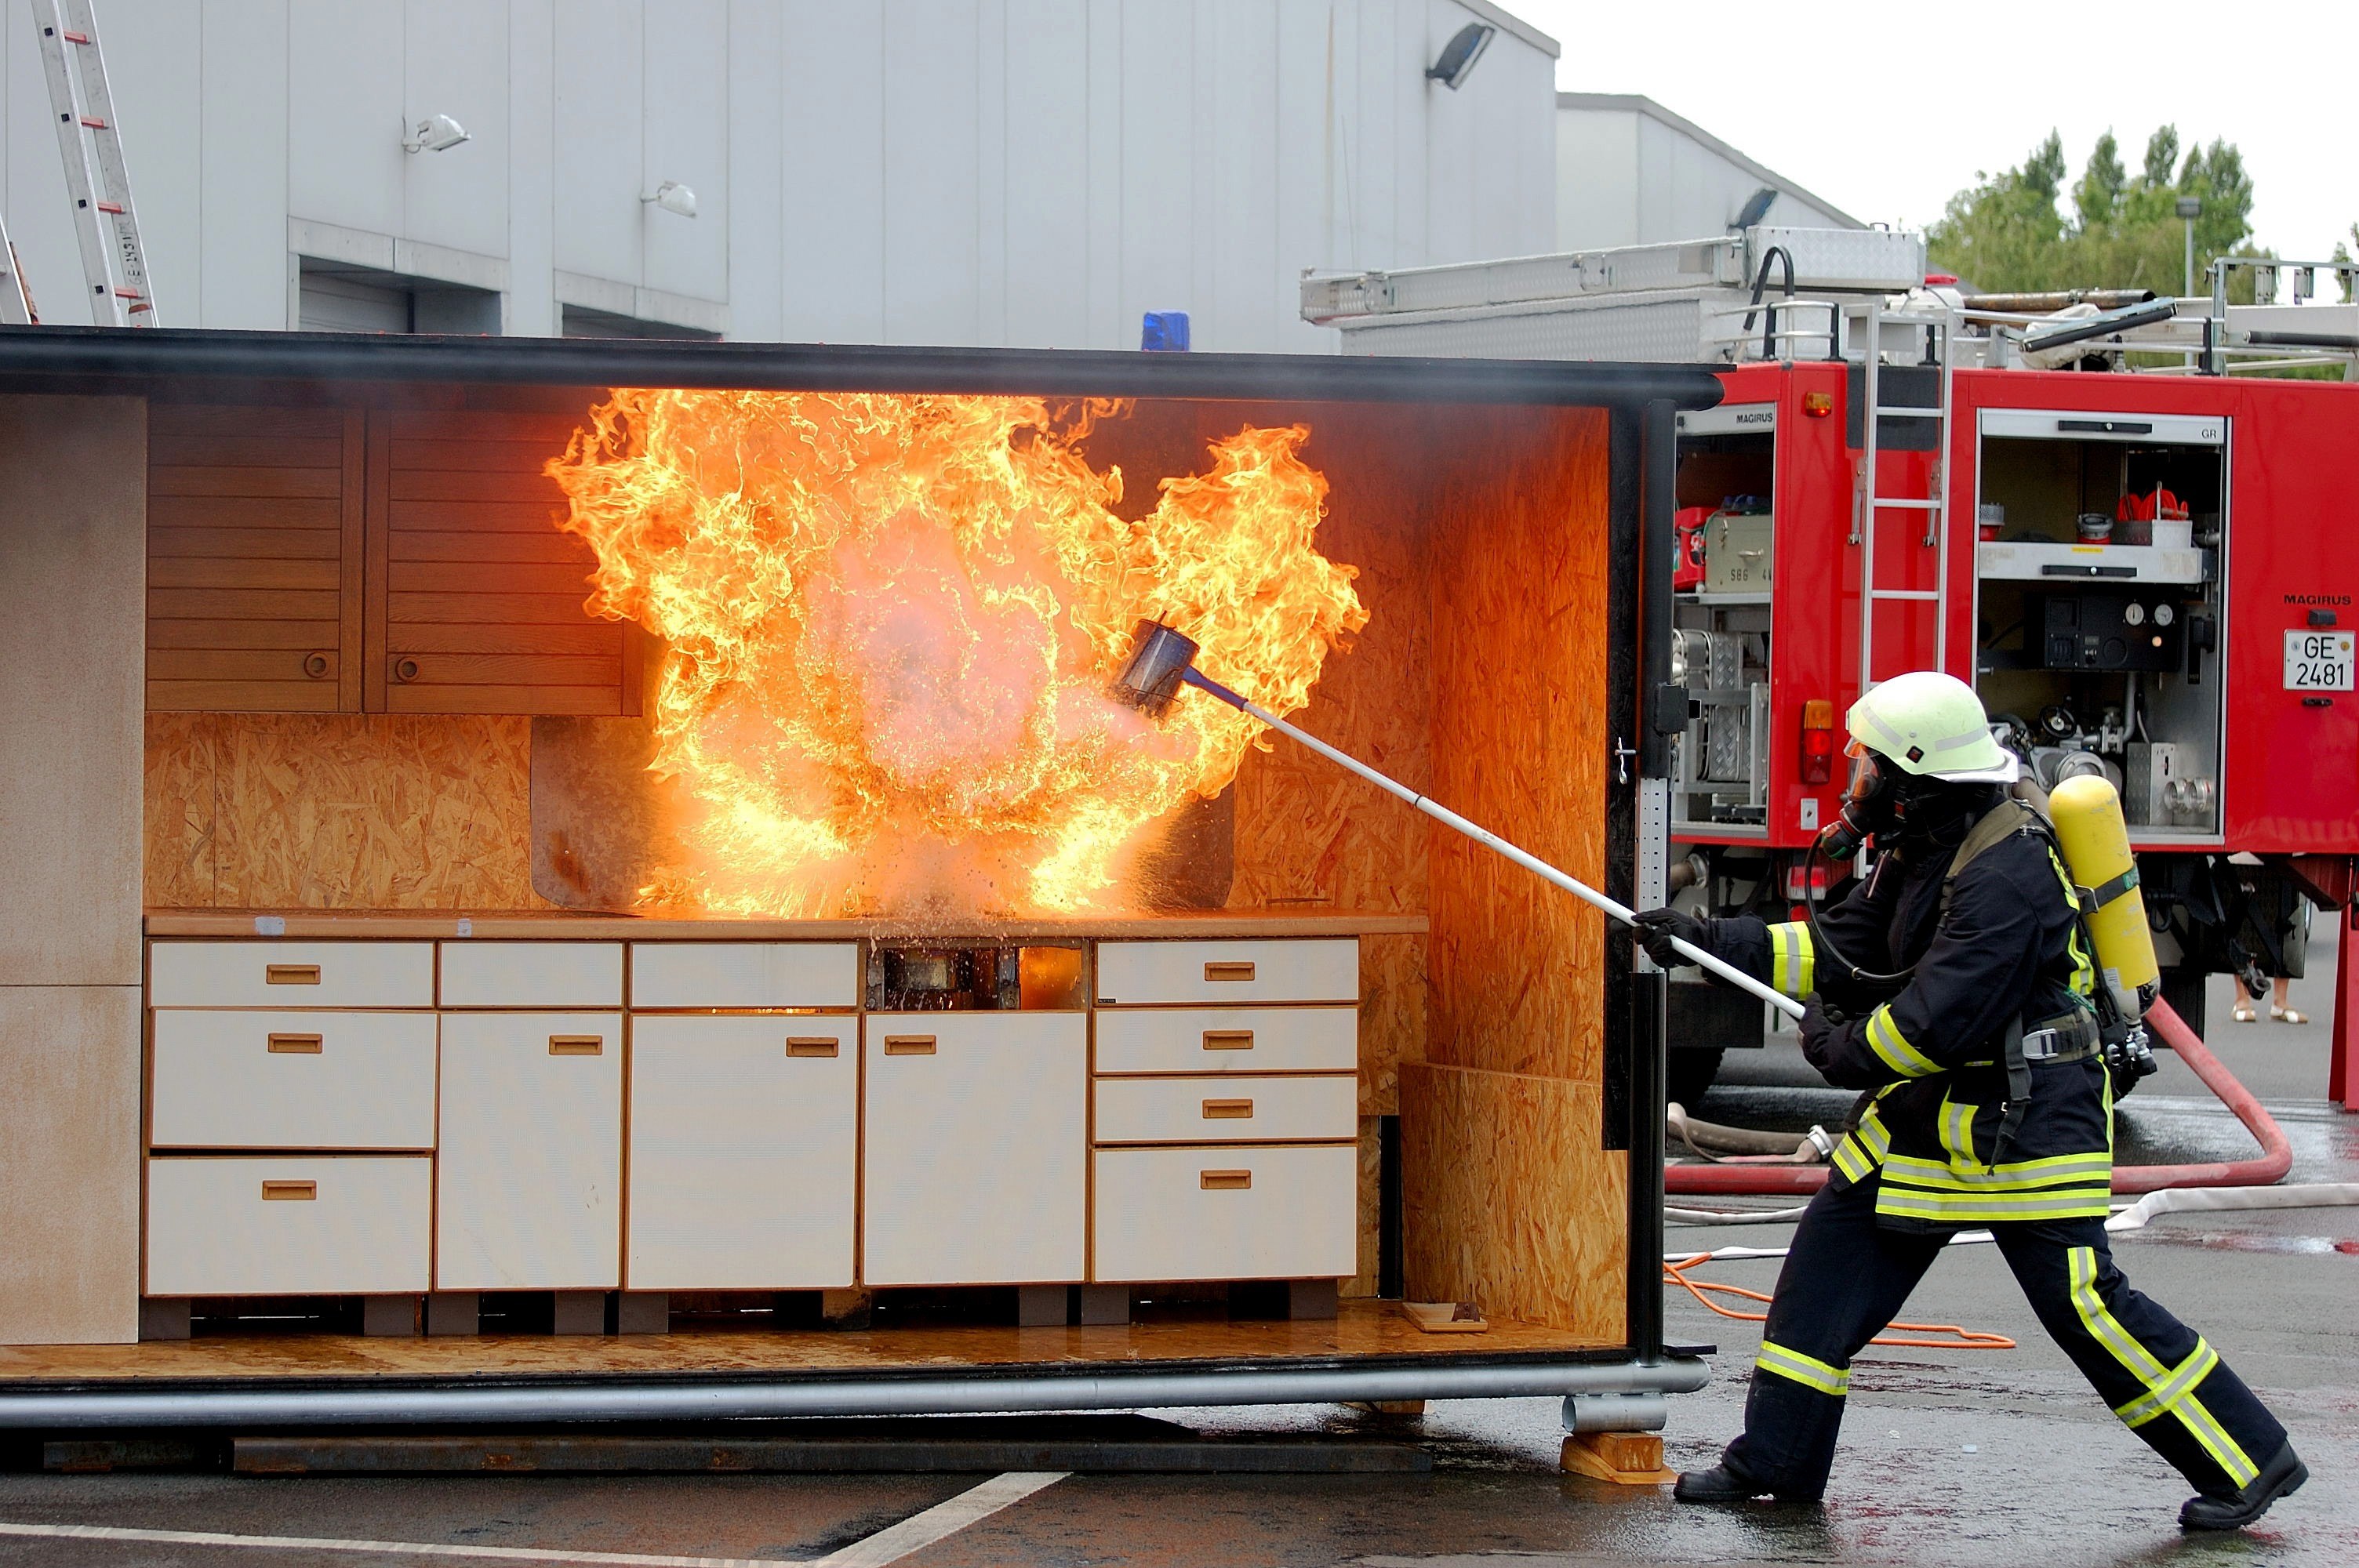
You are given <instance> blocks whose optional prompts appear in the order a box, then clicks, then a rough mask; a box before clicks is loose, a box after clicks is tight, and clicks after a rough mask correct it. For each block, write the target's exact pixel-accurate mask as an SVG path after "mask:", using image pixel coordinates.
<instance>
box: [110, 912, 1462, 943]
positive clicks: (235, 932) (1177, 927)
mask: <svg viewBox="0 0 2359 1568" xmlns="http://www.w3.org/2000/svg"><path fill="white" fill-rule="evenodd" d="M462 925H463V927H464V929H462ZM1426 927H1427V921H1426V916H1425V915H1423V914H1404V913H1400V912H1397V911H1366V912H1362V913H1351V912H1338V911H1333V910H1327V909H1310V908H1305V909H1300V910H1294V909H1223V910H1206V911H1202V912H1201V913H1186V914H1081V915H1007V916H1004V917H998V916H988V915H975V914H946V915H940V916H925V915H916V914H910V915H890V916H887V915H866V916H861V917H858V918H853V919H833V920H777V919H769V918H762V917H748V918H731V917H725V916H722V917H714V916H694V917H682V916H672V915H661V914H653V915H640V914H575V913H572V912H570V911H565V910H555V909H548V910H532V909H507V910H484V911H480V912H474V911H461V910H318V909H312V910H300V909H297V910H253V909H246V910H229V909H151V910H149V911H148V912H147V935H150V936H243V937H249V938H251V937H255V936H284V937H289V938H296V939H304V938H308V939H310V940H313V941H319V940H324V939H331V938H368V937H375V938H407V939H408V940H411V941H426V940H433V939H437V938H440V939H443V940H451V939H456V938H461V937H467V936H473V937H481V938H484V939H488V940H498V939H506V940H516V939H518V938H523V939H528V940H543V941H547V940H572V941H605V942H613V941H635V942H647V941H679V942H697V941H715V940H723V941H739V942H749V941H764V942H775V941H824V940H834V941H842V940H844V939H846V938H853V937H869V938H873V939H875V940H880V941H895V942H912V941H937V942H954V941H999V942H1006V941H1024V940H1038V941H1053V940H1056V939H1059V938H1063V939H1068V940H1071V939H1075V938H1083V937H1097V938H1108V939H1122V938H1132V939H1137V938H1149V939H1152V938H1175V939H1176V938H1191V937H1192V938H1196V939H1199V940H1201V939H1205V938H1220V937H1245V936H1256V937H1271V936H1377V935H1421V934H1423V933H1424V931H1425V930H1426Z"/></svg>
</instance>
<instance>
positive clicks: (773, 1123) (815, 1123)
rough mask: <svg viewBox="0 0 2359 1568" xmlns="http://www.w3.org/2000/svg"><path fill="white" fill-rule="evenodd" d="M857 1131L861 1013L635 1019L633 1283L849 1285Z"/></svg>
mask: <svg viewBox="0 0 2359 1568" xmlns="http://www.w3.org/2000/svg"><path fill="white" fill-rule="evenodd" d="M859 1131H860V1024H859V1021H858V1020H857V1019H853V1018H843V1017H836V1018H813V1017H802V1018H786V1017H766V1018H745V1017H737V1018H693V1017H679V1016H676V1015H673V1016H665V1015H658V1016H655V1017H635V1018H633V1019H632V1021H631V1134H630V1145H631V1162H630V1191H631V1198H630V1216H629V1225H628V1227H627V1234H628V1236H629V1241H628V1244H627V1247H626V1249H625V1250H626V1254H627V1258H626V1263H625V1271H624V1282H625V1285H626V1286H627V1288H629V1289H631V1290H635V1291H755V1290H820V1289H825V1288H830V1287H835V1288H841V1287H843V1286H847V1285H849V1284H851V1283H852V1282H853V1266H852V1233H853V1206H854V1202H853V1184H854V1182H855V1180H856V1178H857V1175H858V1171H859V1163H858V1162H859V1153H858V1142H859Z"/></svg>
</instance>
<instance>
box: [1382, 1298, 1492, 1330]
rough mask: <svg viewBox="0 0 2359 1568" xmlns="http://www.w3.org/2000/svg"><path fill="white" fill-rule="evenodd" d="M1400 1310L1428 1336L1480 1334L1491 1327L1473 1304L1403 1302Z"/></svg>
mask: <svg viewBox="0 0 2359 1568" xmlns="http://www.w3.org/2000/svg"><path fill="white" fill-rule="evenodd" d="M1400 1310H1401V1315H1402V1316H1403V1317H1406V1318H1407V1319H1408V1320H1409V1322H1411V1323H1413V1324H1415V1325H1418V1327H1419V1328H1421V1329H1423V1330H1424V1331H1425V1332H1426V1333H1428V1334H1480V1333H1482V1332H1483V1331H1484V1329H1486V1328H1488V1327H1490V1326H1491V1325H1489V1324H1488V1323H1485V1322H1484V1320H1483V1314H1482V1310H1481V1309H1480V1308H1478V1307H1476V1306H1475V1304H1474V1303H1473V1302H1403V1303H1400Z"/></svg>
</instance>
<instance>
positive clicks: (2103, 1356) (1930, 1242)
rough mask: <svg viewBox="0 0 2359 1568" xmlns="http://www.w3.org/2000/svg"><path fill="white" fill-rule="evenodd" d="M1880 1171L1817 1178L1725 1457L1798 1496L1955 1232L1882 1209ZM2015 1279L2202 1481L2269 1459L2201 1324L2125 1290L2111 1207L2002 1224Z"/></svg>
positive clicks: (2272, 1423)
mask: <svg viewBox="0 0 2359 1568" xmlns="http://www.w3.org/2000/svg"><path fill="white" fill-rule="evenodd" d="M1877 1180H1878V1178H1877V1177H1876V1176H1875V1175H1870V1176H1869V1177H1868V1178H1867V1179H1866V1180H1864V1181H1861V1182H1855V1183H1854V1184H1851V1185H1850V1186H1848V1187H1845V1188H1844V1189H1843V1190H1842V1191H1841V1192H1838V1191H1836V1190H1835V1189H1834V1188H1833V1187H1832V1185H1830V1186H1828V1187H1825V1188H1823V1189H1821V1191H1820V1193H1819V1195H1818V1196H1817V1197H1815V1198H1813V1199H1812V1200H1811V1201H1810V1209H1809V1211H1808V1212H1807V1213H1805V1214H1804V1215H1803V1217H1802V1222H1801V1224H1800V1226H1799V1227H1797V1228H1796V1230H1795V1232H1794V1245H1793V1249H1792V1250H1791V1251H1790V1252H1789V1253H1788V1254H1787V1258H1786V1266H1785V1268H1784V1270H1783V1271H1781V1272H1780V1273H1779V1274H1778V1276H1777V1297H1776V1299H1775V1300H1774V1301H1773V1302H1772V1303H1770V1307H1769V1321H1768V1323H1767V1325H1765V1326H1764V1332H1763V1336H1762V1344H1761V1354H1760V1357H1759V1358H1758V1359H1757V1360H1756V1362H1755V1363H1754V1368H1753V1388H1752V1392H1751V1393H1750V1394H1749V1395H1748V1396H1747V1398H1746V1400H1745V1431H1744V1433H1743V1434H1742V1435H1741V1436H1739V1437H1738V1438H1737V1439H1736V1441H1735V1442H1734V1443H1732V1444H1729V1445H1728V1452H1727V1454H1726V1456H1725V1458H1724V1459H1723V1463H1724V1464H1726V1465H1728V1467H1729V1468H1730V1469H1731V1470H1732V1471H1734V1472H1735V1473H1736V1474H1737V1475H1739V1476H1744V1477H1745V1478H1747V1479H1750V1480H1751V1481H1753V1482H1754V1483H1755V1484H1756V1487H1758V1489H1759V1490H1762V1491H1766V1492H1775V1493H1776V1494H1777V1495H1778V1496H1779V1497H1781V1498H1787V1499H1789V1500H1795V1501H1805V1500H1815V1499H1816V1498H1818V1497H1819V1496H1820V1495H1821V1493H1823V1492H1824V1491H1825V1490H1826V1485H1827V1472H1828V1470H1829V1468H1830V1467H1831V1466H1832V1465H1833V1463H1834V1455H1835V1435H1836V1433H1837V1431H1838V1430H1839V1429H1840V1428H1841V1426H1842V1424H1843V1400H1844V1396H1845V1394H1846V1393H1847V1392H1848V1391H1849V1389H1850V1385H1851V1358H1852V1357H1854V1355H1856V1354H1857V1353H1858V1352H1859V1351H1860V1349H1861V1348H1862V1347H1863V1346H1865V1345H1866V1344H1867V1342H1868V1341H1869V1340H1870V1339H1872V1338H1874V1337H1875V1336H1876V1335H1877V1334H1879V1333H1881V1332H1883V1330H1884V1327H1885V1325H1886V1324H1888V1323H1890V1322H1891V1321H1892V1319H1893V1317H1894V1316H1895V1315H1896V1314H1897V1313H1898V1312H1899V1311H1900V1308H1901V1306H1902V1304H1903V1303H1906V1302H1907V1301H1908V1293H1909V1292H1910V1291H1912V1290H1914V1289H1915V1288H1916V1285H1917V1281H1919V1280H1920V1279H1922V1278H1923V1277H1924V1275H1925V1271H1926V1270H1928V1269H1930V1268H1931V1267H1932V1264H1933V1260H1934V1259H1935V1258H1937V1257H1939V1256H1940V1251H1941V1248H1942V1244H1943V1242H1944V1240H1945V1238H1943V1237H1941V1236H1939V1235H1918V1234H1911V1233H1908V1232H1905V1231H1896V1230H1888V1229H1885V1228H1883V1227H1879V1226H1878V1225H1877V1224H1876V1223H1875V1195H1876V1186H1877ZM1990 1229H1991V1231H1992V1233H1993V1235H1995V1237H1996V1238H1997V1240H1998V1248H1999V1251H2000V1252H2001V1253H2002V1254H2003V1255H2004V1256H2005V1257H2006V1262H2007V1267H2008V1268H2010V1269H2012V1270H2014V1271H2015V1278H2016V1282H2017V1283H2018V1284H2020V1285H2021V1286H2022V1287H2023V1293H2024V1294H2025V1295H2026V1296H2027V1297H2029V1298H2030V1301H2031V1306H2032V1310H2033V1311H2035V1312H2037V1313H2038V1314H2039V1321H2040V1323H2041V1325H2043V1326H2045V1327H2046V1328H2047V1330H2048V1332H2049V1335H2050V1336H2052V1337H2053V1338H2054V1339H2055V1340H2056V1342H2057V1344H2059V1345H2060V1346H2062V1347H2063V1348H2064V1351H2065V1353H2066V1354H2067V1355H2069V1356H2071V1357H2072V1361H2073V1364H2074V1365H2075V1366H2077V1367H2079V1368H2081V1373H2082V1376H2083V1377H2085V1378H2087V1379H2089V1382H2090V1384H2091V1385H2092V1386H2093V1387H2094V1388H2095V1390H2097V1394H2098V1396H2099V1397H2100V1398H2102V1399H2103V1400H2104V1401H2105V1402H2106V1403H2107V1404H2108V1405H2111V1406H2112V1407H2113V1410H2114V1414H2115V1415H2116V1416H2118V1417H2120V1418H2121V1420H2122V1422H2123V1423H2124V1424H2125V1425H2126V1426H2127V1427H2129V1429H2130V1430H2131V1431H2132V1432H2135V1433H2137V1434H2138V1436H2140V1437H2142V1438H2144V1439H2145V1440H2146V1441H2147V1444H2148V1445H2150V1446H2151V1447H2152V1448H2153V1449H2154V1451H2155V1452H2156V1453H2158V1454H2161V1455H2162V1456H2163V1457H2164V1458H2165V1459H2167V1460H2169V1462H2170V1463H2171V1464H2172V1465H2175V1466H2177V1467H2178V1469H2179V1472H2180V1474H2181V1475H2183V1476H2186V1477H2187V1478H2188V1480H2189V1481H2190V1482H2192V1483H2193V1484H2194V1487H2195V1489H2196V1490H2197V1491H2199V1492H2205V1493H2209V1494H2212V1495H2213V1496H2215V1497H2216V1496H2225V1495H2227V1494H2228V1493H2231V1492H2234V1491H2236V1490H2238V1489H2239V1488H2241V1487H2244V1485H2245V1483H2246V1482H2248V1481H2250V1480H2252V1479H2253V1477H2254V1476H2256V1475H2258V1474H2259V1473H2260V1468H2261V1466H2262V1465H2267V1463H2268V1462H2269V1461H2270V1460H2271V1459H2272V1458H2274V1457H2276V1455H2277V1449H2278V1447H2279V1446H2280V1445H2281V1444H2284V1442H2285V1441H2286V1432H2285V1428H2284V1427H2282V1426H2280V1425H2278V1424H2277V1418H2276V1417H2275V1416H2272V1415H2271V1414H2270V1413H2269V1412H2268V1410H2267V1407H2265V1406H2264V1405H2263V1404H2262V1403H2261V1401H2260V1400H2258V1399H2257V1398H2256V1397H2255V1396H2254V1394H2253V1391H2252V1390H2250V1389H2248V1388H2246V1387H2245V1383H2244V1380H2243V1379H2240V1378H2238V1377H2237V1376H2236V1374H2235V1373H2234V1372H2233V1371H2231V1370H2229V1368H2228V1366H2227V1363H2225V1362H2223V1361H2222V1360H2221V1359H2220V1357H2219V1354H2218V1353H2217V1352H2216V1351H2214V1350H2213V1349H2212V1347H2211V1346H2208V1345H2206V1344H2205V1343H2204V1342H2203V1339H2202V1336H2200V1335H2198V1334H2196V1333H2195V1331H2194V1330H2192V1329H2190V1328H2189V1327H2188V1326H2187V1325H2184V1324H2182V1323H2180V1321H2179V1320H2178V1319H2177V1318H2175V1317H2173V1316H2172V1315H2171V1314H2169V1312H2167V1311H2165V1310H2164V1309H2163V1308H2162V1307H2160V1306H2159V1305H2158V1304H2156V1303H2153V1302H2151V1301H2148V1300H2147V1298H2146V1297H2145V1296H2142V1295H2140V1294H2139V1293H2138V1292H2136V1291H2134V1290H2132V1289H2131V1288H2130V1282H2129V1281H2128V1280H2127V1279H2125V1278H2124V1277H2123V1274H2122V1271H2120V1270H2118V1269H2116V1268H2114V1260H2113V1252H2112V1249H2110V1248H2109V1247H2108V1246H2107V1245H2106V1240H2105V1227H2104V1221H2103V1220H2101V1219H2094V1218H2091V1219H2067V1220H2038V1221H2032V1220H2021V1221H2014V1222H2010V1223H2006V1224H1999V1225H1994V1226H1992V1227H1990Z"/></svg>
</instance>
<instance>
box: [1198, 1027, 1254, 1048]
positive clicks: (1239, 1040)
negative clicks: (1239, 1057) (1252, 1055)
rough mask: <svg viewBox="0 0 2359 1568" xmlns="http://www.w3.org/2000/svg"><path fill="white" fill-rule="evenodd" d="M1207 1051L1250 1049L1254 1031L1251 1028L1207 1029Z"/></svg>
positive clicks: (1205, 1037)
mask: <svg viewBox="0 0 2359 1568" xmlns="http://www.w3.org/2000/svg"><path fill="white" fill-rule="evenodd" d="M1204 1049H1205V1050H1207V1051H1250V1050H1252V1049H1253V1031H1252V1030H1250V1029H1207V1030H1206V1031H1204Z"/></svg>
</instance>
